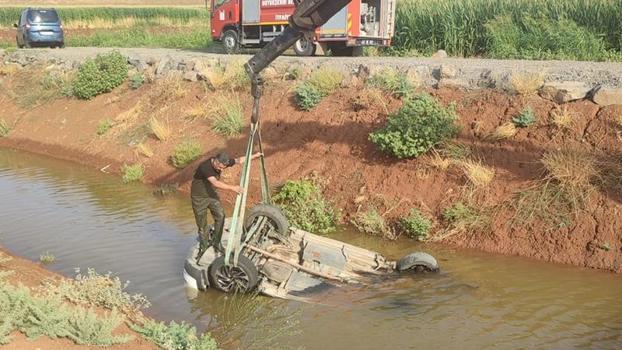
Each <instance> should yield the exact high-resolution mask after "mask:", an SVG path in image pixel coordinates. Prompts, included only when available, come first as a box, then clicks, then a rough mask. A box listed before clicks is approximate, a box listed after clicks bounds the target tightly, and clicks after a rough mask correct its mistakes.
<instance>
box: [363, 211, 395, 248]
mask: <svg viewBox="0 0 622 350" xmlns="http://www.w3.org/2000/svg"><path fill="white" fill-rule="evenodd" d="M352 224H353V225H354V227H356V228H357V229H358V230H359V231H361V232H363V233H366V234H369V235H372V236H381V237H383V238H386V239H390V240H394V239H397V234H396V233H395V230H393V229H392V228H391V227H390V225H389V224H388V223H387V221H386V220H385V218H384V216H382V214H380V213H379V212H378V209H376V208H370V209H368V210H367V211H363V212H359V213H357V214H356V216H355V217H354V219H353V220H352Z"/></svg>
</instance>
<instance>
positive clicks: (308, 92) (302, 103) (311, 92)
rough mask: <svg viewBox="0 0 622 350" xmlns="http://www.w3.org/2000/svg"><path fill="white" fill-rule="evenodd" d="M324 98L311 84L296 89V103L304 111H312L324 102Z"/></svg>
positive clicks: (301, 85)
mask: <svg viewBox="0 0 622 350" xmlns="http://www.w3.org/2000/svg"><path fill="white" fill-rule="evenodd" d="M322 98H324V96H323V95H322V93H321V92H320V90H318V88H316V87H315V86H313V85H311V84H309V83H306V82H305V83H302V84H300V85H298V86H297V87H296V102H297V103H298V107H300V109H302V110H303V111H310V110H311V109H312V108H313V107H315V106H317V104H318V103H320V101H322Z"/></svg>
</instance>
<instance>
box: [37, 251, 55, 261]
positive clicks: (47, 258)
mask: <svg viewBox="0 0 622 350" xmlns="http://www.w3.org/2000/svg"><path fill="white" fill-rule="evenodd" d="M39 261H41V263H42V264H51V263H53V262H54V261H56V257H55V256H54V254H52V253H50V252H45V253H43V254H41V255H40V256H39Z"/></svg>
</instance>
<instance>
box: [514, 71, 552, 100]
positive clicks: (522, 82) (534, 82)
mask: <svg viewBox="0 0 622 350" xmlns="http://www.w3.org/2000/svg"><path fill="white" fill-rule="evenodd" d="M510 84H511V88H512V91H513V92H515V93H517V94H519V95H531V94H534V93H536V91H538V89H540V87H541V86H542V85H543V84H544V73H542V72H537V73H534V72H526V73H514V74H512V76H511V77H510Z"/></svg>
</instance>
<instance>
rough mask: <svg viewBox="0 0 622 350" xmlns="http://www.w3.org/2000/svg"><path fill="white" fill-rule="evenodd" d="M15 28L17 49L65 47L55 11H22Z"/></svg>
mask: <svg viewBox="0 0 622 350" xmlns="http://www.w3.org/2000/svg"><path fill="white" fill-rule="evenodd" d="M13 26H14V27H15V28H17V36H16V40H17V47H19V48H23V47H35V46H45V47H52V48H54V47H65V35H64V33H63V25H62V24H61V22H60V18H59V17H58V13H57V12H56V10H55V9H42V8H27V9H24V10H22V14H21V16H20V17H19V22H18V23H15V24H13Z"/></svg>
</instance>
